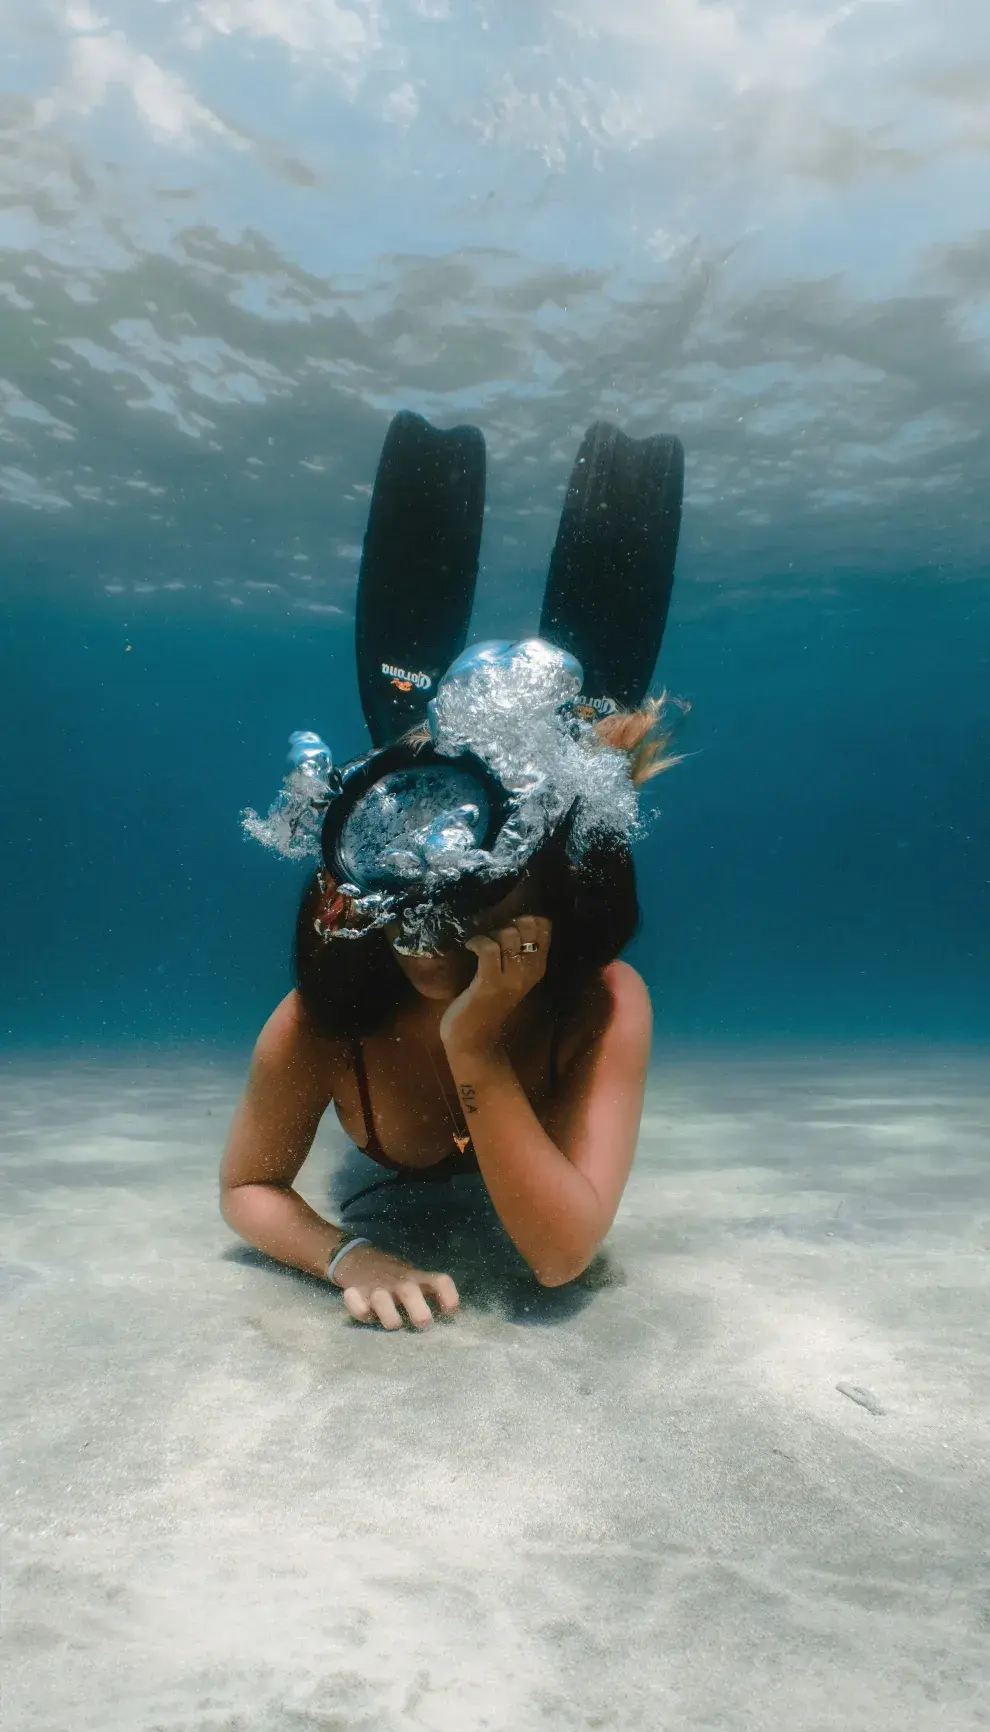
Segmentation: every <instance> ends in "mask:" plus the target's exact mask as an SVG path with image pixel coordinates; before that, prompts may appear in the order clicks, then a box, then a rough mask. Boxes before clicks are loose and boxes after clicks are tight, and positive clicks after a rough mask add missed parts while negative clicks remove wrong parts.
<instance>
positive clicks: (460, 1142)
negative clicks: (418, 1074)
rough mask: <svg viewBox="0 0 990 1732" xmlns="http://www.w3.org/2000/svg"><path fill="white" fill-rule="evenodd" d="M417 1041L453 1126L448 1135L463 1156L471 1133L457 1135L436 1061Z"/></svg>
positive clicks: (424, 1045) (418, 1037)
mask: <svg viewBox="0 0 990 1732" xmlns="http://www.w3.org/2000/svg"><path fill="white" fill-rule="evenodd" d="M417 1039H418V1040H419V1041H420V1042H421V1044H422V1046H423V1047H424V1049H425V1051H426V1056H427V1058H428V1059H429V1061H430V1064H431V1065H432V1067H433V1075H434V1076H435V1077H436V1079H437V1087H438V1089H439V1090H440V1098H441V1100H442V1101H443V1104H444V1110H445V1112H446V1114H447V1117H448V1118H449V1120H450V1122H451V1124H452V1125H453V1126H454V1129H453V1130H452V1131H451V1133H450V1134H451V1136H452V1137H453V1139H454V1142H455V1143H456V1145H457V1149H458V1152H459V1153H460V1154H462V1155H463V1153H464V1150H465V1149H466V1148H467V1146H468V1143H469V1142H470V1141H471V1133H470V1131H467V1130H466V1131H465V1134H464V1136H460V1135H459V1133H458V1131H457V1120H456V1119H455V1117H454V1115H453V1113H452V1112H451V1110H450V1102H449V1100H448V1099H447V1090H446V1089H445V1088H444V1086H443V1078H442V1077H441V1075H440V1072H439V1071H438V1070H437V1063H436V1059H435V1058H434V1057H433V1054H432V1052H431V1051H430V1048H429V1047H428V1046H427V1044H426V1041H425V1040H423V1037H422V1035H420V1034H418V1035H417Z"/></svg>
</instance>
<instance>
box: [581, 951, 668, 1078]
mask: <svg viewBox="0 0 990 1732" xmlns="http://www.w3.org/2000/svg"><path fill="white" fill-rule="evenodd" d="M652 1035H653V1007H652V1005H651V1003H650V994H649V991H648V989H647V985H646V982H645V980H644V979H643V977H642V975H641V974H639V973H638V972H637V970H636V969H635V968H633V967H632V965H631V964H630V963H628V962H623V961H621V960H617V961H615V962H610V963H609V964H608V965H607V967H605V968H603V969H602V970H601V972H600V973H599V974H598V975H596V976H595V979H594V980H593V981H592V982H591V983H590V984H589V987H588V990H587V992H586V993H585V994H583V995H582V1000H581V1003H580V1004H579V1005H577V1006H575V1009H574V1012H573V1014H572V1015H571V1016H569V1017H568V1019H567V1025H566V1028H565V1029H564V1030H562V1038H561V1058H562V1060H563V1064H564V1067H565V1068H567V1067H568V1066H569V1065H570V1064H571V1063H572V1062H573V1061H574V1060H575V1059H578V1058H581V1057H583V1056H584V1055H585V1054H586V1053H588V1052H590V1051H592V1050H593V1049H595V1048H600V1047H601V1046H602V1044H603V1043H606V1042H607V1043H608V1045H609V1046H614V1045H616V1043H618V1044H619V1045H621V1046H623V1047H625V1048H627V1049H632V1050H634V1051H635V1052H636V1053H637V1054H642V1055H643V1056H647V1055H648V1054H649V1048H650V1041H651V1039H652Z"/></svg>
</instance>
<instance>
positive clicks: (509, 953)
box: [440, 914, 552, 1052]
mask: <svg viewBox="0 0 990 1732" xmlns="http://www.w3.org/2000/svg"><path fill="white" fill-rule="evenodd" d="M551 930H552V928H551V923H550V921H549V920H545V919H544V918H543V917H542V916H541V915H537V914H520V915H518V916H517V918H516V919H515V920H513V921H512V922H511V924H510V925H508V926H503V927H502V928H501V929H500V930H499V931H498V932H496V933H494V934H492V935H491V936H486V937H481V936H480V935H479V936H477V937H475V938H468V939H467V940H466V941H465V945H464V948H465V950H470V951H473V953H474V955H475V956H476V957H477V958H478V968H477V972H476V973H475V976H474V979H473V980H472V982H471V984H470V986H468V987H467V988H465V990H464V991H463V992H462V993H461V996H460V998H455V1000H454V1002H453V1004H452V1005H450V1007H449V1008H448V1009H447V1010H446V1011H445V1012H444V1016H443V1020H442V1022H441V1024H440V1038H441V1040H442V1041H443V1043H444V1046H445V1047H447V1048H448V1049H449V1048H451V1047H456V1049H457V1050H458V1051H459V1052H478V1051H482V1052H487V1051H490V1050H491V1048H492V1047H493V1046H495V1045H496V1044H497V1042H498V1038H499V1035H500V1034H501V1032H502V1028H503V1026H504V1024H505V1021H506V1018H507V1017H508V1016H509V1015H510V1014H511V1012H512V1011H514V1010H515V1008H516V1006H517V1005H519V1004H521V1003H522V1001H523V999H524V998H525V997H526V995H527V993H529V992H532V990H533V988H534V986H536V985H538V983H539V982H540V981H541V980H542V979H543V976H544V975H545V973H546V971H547V954H548V952H549V949H550V934H551Z"/></svg>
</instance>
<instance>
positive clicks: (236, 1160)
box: [220, 992, 345, 1277]
mask: <svg viewBox="0 0 990 1732" xmlns="http://www.w3.org/2000/svg"><path fill="white" fill-rule="evenodd" d="M332 1079H333V1053H332V1049H329V1050H328V1043H327V1042H326V1041H321V1040H318V1039H317V1038H316V1037H314V1036H313V1035H312V1034H311V1033H310V1032H309V1030H308V1029H307V1028H306V1026H305V1022H304V1019H303V1015H302V1007H301V1005H300V1003H299V999H298V997H297V995H296V994H295V993H294V992H290V993H289V995H288V997H287V998H284V999H283V1000H282V1003H281V1004H280V1005H279V1006H278V1009H277V1010H275V1011H274V1012H273V1013H272V1015H271V1016H270V1017H269V1019H268V1021H267V1022H266V1024H265V1026H264V1028H263V1029H262V1031H261V1033H260V1035H259V1036H258V1041H257V1044H256V1046H255V1049H254V1053H253V1055H252V1059H251V1070H250V1074H249V1076H248V1082H247V1087H246V1089H245V1090H244V1094H243V1096H242V1097H241V1101H240V1105H239V1106H238V1108H237V1111H236V1113H235V1114H234V1120H233V1123H232V1125H231V1127H230V1134H229V1136H228V1138H227V1147H226V1151H225V1153H224V1157H223V1163H222V1165H221V1168H220V1209H221V1213H222V1215H223V1218H224V1220H225V1221H226V1223H227V1225H228V1226H229V1227H232V1228H233V1230H234V1232H235V1233H239V1234H240V1236H241V1238H242V1239H246V1240H247V1242H248V1244H249V1245H254V1246H255V1247H256V1248H257V1249H258V1250H259V1251H264V1252H266V1253H267V1255H268V1256H269V1257H274V1258H276V1260H277V1261H278V1262H279V1263H289V1264H291V1266H292V1267H293V1268H294V1269H305V1270H306V1272H307V1273H308V1274H310V1275H318V1276H322V1277H325V1276H326V1272H327V1264H328V1263H329V1261H330V1258H331V1257H332V1256H333V1253H334V1251H335V1250H336V1248H337V1246H338V1245H339V1244H340V1242H341V1240H342V1239H343V1238H344V1236H345V1235H344V1234H343V1232H342V1231H341V1229H340V1228H339V1227H334V1226H333V1225H331V1223H330V1222H329V1221H324V1220H323V1219H322V1218H321V1216H319V1215H318V1214H317V1213H316V1211H315V1209H311V1208H310V1206H309V1204H308V1203H306V1202H304V1200H303V1198H302V1197H300V1195H299V1193H298V1191H295V1190H293V1188H292V1187H293V1182H294V1180H295V1178H296V1175H297V1174H298V1172H299V1169H300V1168H301V1166H302V1164H303V1162H304V1161H305V1159H306V1156H307V1155H308V1154H309V1151H310V1149H311V1148H312V1146H313V1139H314V1137H315V1136H316V1132H317V1130H318V1128H319V1123H320V1120H321V1118H322V1117H323V1114H324V1113H325V1112H326V1109H327V1107H328V1106H329V1105H330V1101H331V1098H332Z"/></svg>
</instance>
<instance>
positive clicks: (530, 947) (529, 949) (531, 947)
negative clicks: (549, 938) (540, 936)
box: [519, 944, 540, 956]
mask: <svg viewBox="0 0 990 1732" xmlns="http://www.w3.org/2000/svg"><path fill="white" fill-rule="evenodd" d="M539 948H540V947H539V945H538V944H520V946H519V949H520V951H521V952H522V954H523V955H524V956H533V955H534V954H535V953H536V951H537V950H539Z"/></svg>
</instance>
